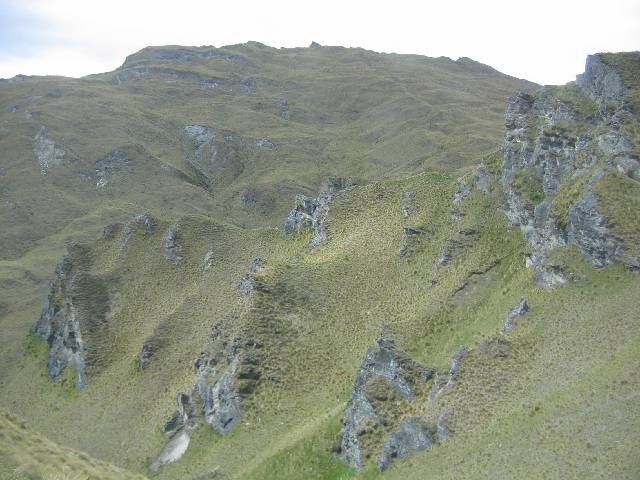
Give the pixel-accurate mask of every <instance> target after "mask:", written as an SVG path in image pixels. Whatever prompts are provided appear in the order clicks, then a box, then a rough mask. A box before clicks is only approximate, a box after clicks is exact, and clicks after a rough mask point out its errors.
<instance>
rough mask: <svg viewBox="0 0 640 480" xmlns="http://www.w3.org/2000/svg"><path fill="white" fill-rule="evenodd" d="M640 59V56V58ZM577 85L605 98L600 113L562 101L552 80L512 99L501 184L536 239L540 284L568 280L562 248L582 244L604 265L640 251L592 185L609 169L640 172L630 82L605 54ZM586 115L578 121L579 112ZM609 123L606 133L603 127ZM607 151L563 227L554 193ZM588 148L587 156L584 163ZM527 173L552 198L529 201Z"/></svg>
mask: <svg viewBox="0 0 640 480" xmlns="http://www.w3.org/2000/svg"><path fill="white" fill-rule="evenodd" d="M638 58H640V56H639V57H638ZM576 83H577V85H578V86H579V88H581V89H582V91H583V92H584V93H585V94H586V95H587V96H589V97H590V98H592V99H593V100H595V102H596V103H597V104H598V106H599V108H598V114H597V115H596V116H595V117H590V118H589V121H588V122H587V123H585V121H584V118H583V117H582V116H583V115H584V112H579V111H577V110H575V107H574V106H573V105H570V104H566V103H564V102H562V101H560V100H558V99H557V98H556V97H555V96H554V93H553V89H551V88H548V87H544V88H543V89H542V90H541V91H540V92H539V94H538V95H537V97H535V98H534V97H532V96H530V95H526V94H520V95H517V96H516V97H513V98H511V99H510V100H509V102H508V103H507V111H506V115H505V124H506V126H507V129H508V131H507V134H506V136H505V142H504V147H503V166H502V176H501V184H502V188H503V191H504V193H505V198H506V202H507V208H506V211H505V213H506V214H507V217H508V219H509V222H510V224H511V225H517V226H519V227H520V229H521V230H522V233H523V235H524V237H525V239H526V240H527V242H528V243H529V245H530V246H531V253H530V254H529V255H527V257H526V263H527V266H528V267H530V268H532V269H533V271H534V273H535V276H536V278H537V280H538V283H539V284H540V285H541V286H543V287H554V286H557V285H560V284H562V283H564V282H565V281H566V276H565V273H564V272H562V269H561V268H559V267H558V266H557V265H553V264H552V263H551V262H550V261H549V258H550V254H551V252H552V251H554V250H555V249H556V248H559V247H563V246H566V245H567V244H575V245H576V246H577V247H578V249H579V250H580V251H581V253H582V254H583V255H584V256H585V257H587V258H588V259H589V261H590V262H591V263H592V265H593V266H594V267H596V268H599V267H603V266H606V265H610V264H612V263H614V262H623V263H625V265H626V266H627V268H630V269H633V268H634V267H633V266H632V265H633V263H634V260H633V258H631V257H630V256H628V255H625V253H624V245H623V242H622V240H621V239H619V238H617V237H616V236H615V235H614V234H613V233H612V230H611V228H610V225H608V223H607V220H606V218H604V216H603V215H602V213H601V212H600V211H599V210H598V205H597V198H596V196H595V195H594V194H593V192H592V185H593V183H594V182H597V181H598V180H599V179H601V178H602V177H603V176H604V175H605V174H606V173H607V172H608V171H609V170H612V169H617V170H618V171H619V172H620V173H622V174H624V175H627V176H629V177H630V178H634V179H637V178H638V176H639V175H640V168H639V167H640V162H639V161H638V158H637V156H636V155H635V153H634V145H633V142H632V141H631V140H630V139H629V138H627V137H626V136H625V135H624V134H623V133H622V132H623V130H622V129H621V126H622V125H623V124H624V122H625V121H626V120H625V119H626V118H628V116H629V113H628V111H627V108H628V106H627V102H626V98H625V94H626V90H627V89H626V87H625V85H624V84H623V82H622V79H621V78H620V76H619V75H618V73H617V71H616V70H615V68H613V67H611V66H609V65H607V64H606V62H604V60H603V57H602V56H601V55H599V54H598V55H592V56H589V57H588V59H587V64H586V69H585V73H584V74H583V75H579V76H578V78H577V82H576ZM578 118H582V120H580V121H578V120H576V119H578ZM605 128H606V132H605V133H602V134H598V133H597V132H599V131H602V130H603V129H605ZM598 151H599V152H602V153H603V154H604V156H605V161H604V162H603V163H602V166H600V167H598V168H597V169H596V171H595V173H593V174H592V175H591V177H590V178H588V179H587V181H586V182H584V186H583V187H582V188H583V189H582V192H581V195H580V196H579V197H578V200H577V201H576V202H575V203H574V204H573V205H571V206H570V207H569V212H568V222H567V225H566V226H558V225H557V224H556V223H555V220H554V219H553V218H552V217H551V215H550V207H551V204H552V202H553V199H554V197H555V196H556V193H557V191H558V189H559V188H560V186H561V185H562V184H563V182H564V181H565V179H567V178H571V179H575V178H577V177H579V176H582V175H586V174H587V172H589V171H590V170H591V168H592V167H593V166H594V165H595V163H596V162H597V161H598V156H597V155H596V154H595V153H594V152H598ZM578 155H580V158H581V162H577V161H576V160H577V158H578ZM522 173H526V174H527V175H528V176H530V177H534V178H536V179H538V180H539V182H540V185H541V187H542V190H543V194H544V198H543V199H542V200H541V201H539V203H537V204H536V205H530V204H527V202H526V201H525V199H524V196H523V194H522V192H519V191H518V190H517V189H516V188H514V183H513V179H514V178H515V177H516V176H517V175H518V174H522Z"/></svg>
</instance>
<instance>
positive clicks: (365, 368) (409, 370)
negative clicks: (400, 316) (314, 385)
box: [339, 336, 435, 470]
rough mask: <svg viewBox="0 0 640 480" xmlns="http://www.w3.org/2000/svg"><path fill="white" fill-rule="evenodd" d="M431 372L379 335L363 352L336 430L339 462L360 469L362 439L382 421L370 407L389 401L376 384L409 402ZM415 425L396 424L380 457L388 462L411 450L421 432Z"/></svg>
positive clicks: (363, 454) (362, 455)
mask: <svg viewBox="0 0 640 480" xmlns="http://www.w3.org/2000/svg"><path fill="white" fill-rule="evenodd" d="M434 372H435V370H434V369H430V368H427V367H425V366H423V365H421V364H419V363H417V362H415V361H414V360H412V359H411V358H410V357H408V356H407V355H406V354H404V353H402V352H400V351H398V350H396V348H395V344H394V342H393V340H391V339H390V338H388V337H385V336H381V337H380V339H379V340H378V345H377V346H376V347H371V348H370V349H369V350H368V351H367V354H366V356H365V359H364V361H363V363H362V366H361V367H360V369H359V371H358V374H357V376H356V380H355V383H354V387H353V391H352V394H351V397H350V399H349V401H348V403H347V407H346V409H345V414H344V419H343V427H342V430H341V431H340V447H339V453H340V457H341V459H342V460H343V461H344V462H345V463H346V464H347V465H350V466H351V467H353V468H355V469H358V470H359V469H362V468H363V467H364V462H365V458H366V455H367V452H365V451H364V448H365V447H364V446H363V444H362V437H363V435H366V434H368V433H370V431H371V430H372V428H374V426H375V425H378V424H380V422H382V421H386V420H385V419H384V418H383V417H384V413H383V412H381V411H377V410H376V408H375V407H374V405H375V404H376V403H377V402H392V401H393V400H392V399H391V398H387V395H388V393H385V391H384V390H383V391H379V387H378V385H380V384H382V385H385V386H386V387H388V388H389V389H390V390H391V391H392V392H394V393H393V394H394V395H398V396H399V397H400V398H404V399H410V400H413V399H415V392H416V388H417V387H418V386H420V385H422V386H424V385H425V384H426V382H427V381H428V380H430V379H431V378H432V377H433V375H434ZM416 401H421V400H420V399H416ZM417 425H418V424H414V423H413V422H410V423H408V424H406V425H405V424H401V425H398V426H397V431H396V433H394V434H392V436H391V437H392V438H390V439H388V441H387V443H388V445H389V447H388V448H387V453H386V454H385V455H386V457H385V456H384V455H383V458H387V460H388V459H390V458H392V457H393V456H394V455H396V456H397V455H398V454H399V453H400V452H402V454H403V455H404V453H407V454H408V453H409V452H410V451H413V450H412V449H413V448H414V447H413V446H414V445H415V444H416V441H417V440H416V438H418V437H419V438H420V439H422V436H421V434H420V433H419V431H421V430H419V429H418V428H417ZM394 452H395V453H394ZM387 460H384V462H383V463H386V462H387ZM381 461H383V460H382V459H381Z"/></svg>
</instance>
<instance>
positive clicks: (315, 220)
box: [284, 192, 331, 247]
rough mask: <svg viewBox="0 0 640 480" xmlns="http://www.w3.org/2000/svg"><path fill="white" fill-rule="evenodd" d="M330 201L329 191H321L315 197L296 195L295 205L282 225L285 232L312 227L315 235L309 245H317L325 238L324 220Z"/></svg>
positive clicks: (289, 233)
mask: <svg viewBox="0 0 640 480" xmlns="http://www.w3.org/2000/svg"><path fill="white" fill-rule="evenodd" d="M330 201H331V193H329V192H322V193H321V194H320V195H318V196H317V197H316V198H311V197H307V196H305V195H296V201H295V207H294V209H293V210H291V212H289V215H288V216H287V220H286V222H285V225H284V231H285V233H286V234H288V235H291V234H293V233H297V232H300V231H301V230H302V229H304V228H307V227H309V228H312V229H313V230H314V232H315V235H314V237H313V239H312V240H311V242H310V246H312V247H315V246H318V245H319V244H320V243H321V242H322V241H323V240H325V239H326V238H327V234H326V231H325V224H324V222H325V220H326V218H327V214H328V213H329V202H330Z"/></svg>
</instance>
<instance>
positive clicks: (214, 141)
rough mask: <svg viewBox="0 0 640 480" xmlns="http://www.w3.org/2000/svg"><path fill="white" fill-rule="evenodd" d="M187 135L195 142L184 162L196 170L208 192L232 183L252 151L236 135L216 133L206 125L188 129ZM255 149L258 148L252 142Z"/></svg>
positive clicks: (186, 154) (188, 126) (222, 131)
mask: <svg viewBox="0 0 640 480" xmlns="http://www.w3.org/2000/svg"><path fill="white" fill-rule="evenodd" d="M184 133H185V135H187V136H188V137H190V138H191V139H192V141H193V144H194V147H195V148H193V147H191V148H189V149H187V152H186V153H185V159H186V160H187V162H189V163H190V164H191V166H192V167H193V170H194V173H195V175H196V177H197V178H198V181H199V182H200V183H201V184H202V185H203V186H204V187H206V188H208V189H214V188H216V187H220V186H222V185H226V184H228V183H230V182H232V181H233V180H234V179H236V178H237V177H238V175H240V174H241V173H242V171H243V169H244V164H243V159H244V158H248V157H250V151H249V149H248V147H247V145H246V142H244V141H243V140H242V139H241V138H240V137H239V136H238V135H236V134H234V132H231V131H228V130H214V129H213V128H210V127H207V126H205V125H187V126H185V127H184ZM253 143H254V144H253V148H257V146H256V145H255V142H253Z"/></svg>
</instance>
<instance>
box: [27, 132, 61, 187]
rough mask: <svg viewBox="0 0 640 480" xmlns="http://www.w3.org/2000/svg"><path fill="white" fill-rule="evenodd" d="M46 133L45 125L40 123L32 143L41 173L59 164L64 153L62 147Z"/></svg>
mask: <svg viewBox="0 0 640 480" xmlns="http://www.w3.org/2000/svg"><path fill="white" fill-rule="evenodd" d="M47 134H48V130H47V127H46V126H45V125H42V126H41V127H40V130H38V133H37V134H36V136H35V138H34V143H33V153H34V154H35V156H36V159H37V160H38V163H39V164H40V173H42V175H46V174H47V172H48V171H49V168H50V167H52V166H55V165H60V164H61V163H62V161H63V160H64V157H65V154H66V152H65V150H64V148H63V147H62V146H61V145H58V144H57V143H56V142H55V140H52V139H51V138H49V136H48V135H47Z"/></svg>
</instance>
